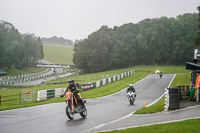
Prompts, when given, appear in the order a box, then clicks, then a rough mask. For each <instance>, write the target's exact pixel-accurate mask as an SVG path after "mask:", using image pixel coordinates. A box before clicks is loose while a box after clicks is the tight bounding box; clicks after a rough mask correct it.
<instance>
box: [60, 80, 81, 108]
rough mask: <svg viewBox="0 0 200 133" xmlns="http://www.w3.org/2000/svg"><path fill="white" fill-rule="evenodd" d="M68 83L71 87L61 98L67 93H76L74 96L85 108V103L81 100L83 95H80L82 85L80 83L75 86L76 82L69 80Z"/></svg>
mask: <svg viewBox="0 0 200 133" xmlns="http://www.w3.org/2000/svg"><path fill="white" fill-rule="evenodd" d="M68 82H69V86H68V87H67V89H66V91H65V92H64V94H62V95H60V97H64V96H65V93H66V92H68V91H71V92H73V93H74V96H75V97H76V98H77V101H78V102H79V103H80V104H81V105H82V106H84V103H83V101H82V99H81V94H80V93H79V92H80V89H81V87H80V85H79V84H78V83H76V84H74V80H73V79H69V80H68Z"/></svg>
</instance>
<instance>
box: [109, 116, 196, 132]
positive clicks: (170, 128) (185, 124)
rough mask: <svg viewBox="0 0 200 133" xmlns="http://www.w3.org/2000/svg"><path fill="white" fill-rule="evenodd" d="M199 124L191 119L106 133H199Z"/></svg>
mask: <svg viewBox="0 0 200 133" xmlns="http://www.w3.org/2000/svg"><path fill="white" fill-rule="evenodd" d="M199 123H200V119H193V120H185V121H181V122H173V123H167V124H156V125H152V126H142V127H137V128H129V129H125V130H114V131H111V132H106V133H149V132H151V133H199V132H200V126H199Z"/></svg>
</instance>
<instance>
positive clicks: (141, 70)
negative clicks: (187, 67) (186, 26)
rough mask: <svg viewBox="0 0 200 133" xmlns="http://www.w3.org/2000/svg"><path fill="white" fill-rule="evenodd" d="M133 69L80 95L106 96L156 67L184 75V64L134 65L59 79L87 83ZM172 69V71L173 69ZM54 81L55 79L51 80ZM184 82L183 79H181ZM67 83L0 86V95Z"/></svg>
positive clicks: (5, 105)
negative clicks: (23, 87) (111, 81)
mask: <svg viewBox="0 0 200 133" xmlns="http://www.w3.org/2000/svg"><path fill="white" fill-rule="evenodd" d="M132 69H134V70H135V73H134V75H132V76H130V77H126V78H124V79H122V80H119V81H116V82H113V83H111V84H108V85H106V86H103V87H100V88H96V89H92V90H89V91H85V92H82V95H83V96H84V97H86V98H95V97H101V96H106V95H109V94H112V93H115V92H117V91H120V90H122V89H124V88H125V87H127V86H128V84H130V83H135V82H136V81H138V80H140V79H142V78H144V77H145V76H146V75H148V74H150V73H154V71H155V70H156V69H159V70H162V71H163V73H164V74H165V73H177V72H176V70H177V71H178V73H179V74H181V75H182V76H184V75H183V74H182V73H184V66H156V67H155V66H136V67H130V68H125V69H118V70H111V71H105V72H99V73H93V74H84V75H72V76H68V77H65V78H63V79H59V80H61V81H67V80H68V79H69V78H74V79H75V81H76V82H78V83H80V84H83V83H88V82H93V81H97V80H99V79H102V78H105V77H109V76H113V75H117V74H120V73H122V72H125V71H128V70H132ZM173 69H174V71H173ZM53 82H56V81H53ZM183 82H184V81H183ZM67 86H68V84H57V85H46V84H42V85H40V86H39V87H32V88H25V89H14V88H7V89H3V90H2V88H1V90H0V95H2V96H5V95H12V94H19V93H20V92H21V91H24V90H35V91H37V90H44V89H45V90H46V89H55V88H65V87H67ZM63 101H64V99H61V98H52V99H48V100H46V101H43V102H39V103H37V102H36V103H24V104H23V105H20V104H19V101H16V102H8V103H2V106H0V110H6V109H14V108H19V107H27V106H35V105H40V104H47V103H54V102H63Z"/></svg>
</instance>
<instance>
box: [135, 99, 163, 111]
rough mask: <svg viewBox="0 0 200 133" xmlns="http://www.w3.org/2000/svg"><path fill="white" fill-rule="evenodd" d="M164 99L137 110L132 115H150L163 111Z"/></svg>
mask: <svg viewBox="0 0 200 133" xmlns="http://www.w3.org/2000/svg"><path fill="white" fill-rule="evenodd" d="M164 102H165V97H162V98H161V99H160V100H159V101H158V102H157V103H155V104H153V105H152V106H149V107H145V108H142V109H140V110H137V111H136V112H135V113H134V114H150V113H156V112H161V111H164V106H165V104H164Z"/></svg>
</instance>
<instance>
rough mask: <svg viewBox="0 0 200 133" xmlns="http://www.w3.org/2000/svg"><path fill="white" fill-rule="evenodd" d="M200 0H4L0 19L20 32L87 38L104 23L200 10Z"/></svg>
mask: <svg viewBox="0 0 200 133" xmlns="http://www.w3.org/2000/svg"><path fill="white" fill-rule="evenodd" d="M199 4H200V0H0V20H4V21H8V22H10V23H12V24H13V25H14V26H15V27H16V28H17V29H18V30H19V32H20V33H34V34H35V35H36V36H41V37H52V36H54V35H56V36H58V37H61V36H62V37H64V38H67V39H70V40H72V41H74V40H75V39H84V38H87V36H88V35H89V34H91V33H92V32H94V31H96V30H98V29H99V28H100V27H101V26H102V25H108V26H109V27H111V28H113V26H120V25H123V24H125V23H138V22H139V21H141V20H143V19H145V18H158V17H161V16H167V17H176V16H178V15H181V14H184V13H194V12H196V13H197V12H198V11H197V7H198V6H199Z"/></svg>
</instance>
